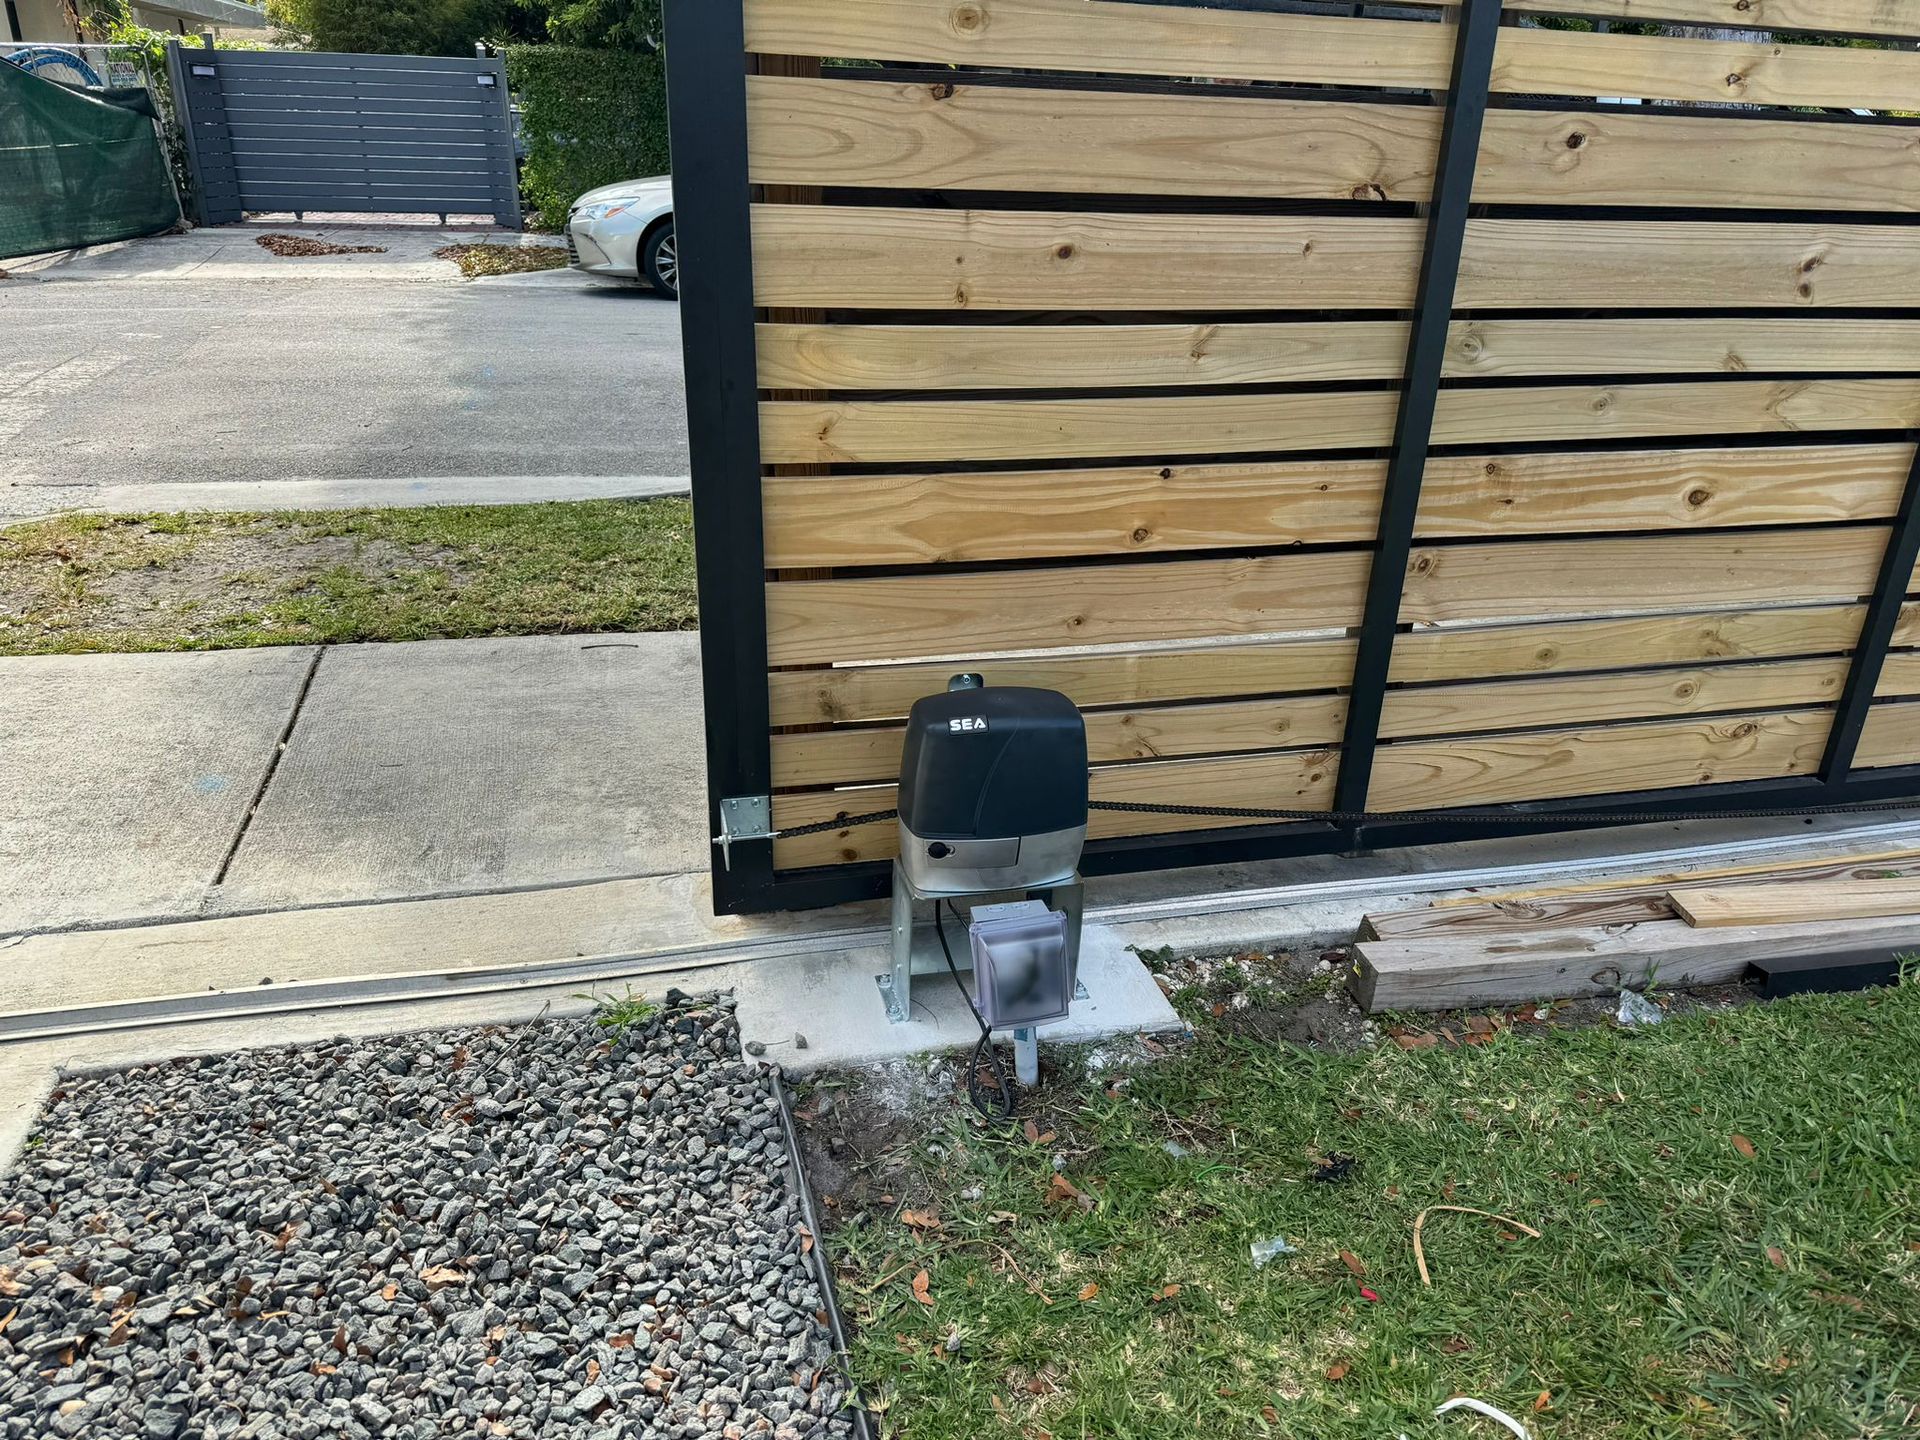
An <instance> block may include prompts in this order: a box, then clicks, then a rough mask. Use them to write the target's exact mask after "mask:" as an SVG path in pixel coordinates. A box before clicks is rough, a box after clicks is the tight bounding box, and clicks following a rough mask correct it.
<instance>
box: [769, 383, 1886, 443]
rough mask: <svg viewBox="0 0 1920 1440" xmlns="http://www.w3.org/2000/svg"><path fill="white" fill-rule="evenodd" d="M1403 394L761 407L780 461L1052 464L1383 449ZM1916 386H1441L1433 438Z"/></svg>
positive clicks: (1792, 409)
mask: <svg viewBox="0 0 1920 1440" xmlns="http://www.w3.org/2000/svg"><path fill="white" fill-rule="evenodd" d="M1398 410H1399V394H1398V392H1397V391H1395V390H1390V389H1378V390H1336V391H1309V392H1286V393H1279V394H1268V393H1261V394H1247V393H1244V392H1236V391H1230V392H1227V393H1221V394H1204V395H1118V396H1100V397H1097V398H1088V399H1068V400H763V401H762V402H761V403H760V453H761V457H762V459H764V460H765V461H766V462H768V463H769V464H849V463H901V462H907V463H921V464H931V463H937V462H939V461H942V460H1048V459H1071V458H1081V457H1085V458H1099V457H1116V456H1129V455H1151V456H1156V457H1157V456H1160V455H1169V456H1178V455H1182V454H1209V455H1214V454H1233V453H1236V452H1243V451H1245V452H1251V451H1284V450H1306V449H1315V450H1343V449H1367V448H1372V447H1376V446H1380V445H1384V444H1386V443H1387V442H1388V441H1389V440H1390V439H1391V438H1392V433H1393V422H1394V417H1395V415H1396V414H1397V412H1398ZM1915 425H1920V385H1916V384H1915V383H1914V382H1913V381H1912V380H1909V379H1845V380H1843V379H1811V380H1715V381H1677V382H1672V383H1665V384H1660V383H1653V384H1614V385H1538V386H1531V385H1530V386H1499V387H1473V388H1467V389H1455V390H1443V391H1442V392H1441V393H1440V398H1439V404H1438V406H1437V409H1436V412H1435V415H1434V421H1433V430H1432V443H1433V444H1435V445H1493V444H1510V443H1519V442H1527V441H1588V440H1606V439H1615V438H1620V439H1629V438H1639V437H1646V436H1665V435H1695V434H1702V433H1705V434H1719V435H1736V434H1742V435H1744V434H1782V433H1790V434H1799V433H1806V432H1812V431H1820V430H1874V429H1877V430H1902V429H1907V428H1910V427H1912V426H1915Z"/></svg>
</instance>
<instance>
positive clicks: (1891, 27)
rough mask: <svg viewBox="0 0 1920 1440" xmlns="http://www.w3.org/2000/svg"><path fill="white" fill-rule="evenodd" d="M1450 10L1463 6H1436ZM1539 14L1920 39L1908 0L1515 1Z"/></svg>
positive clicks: (1919, 23)
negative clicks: (1449, 8) (1898, 36)
mask: <svg viewBox="0 0 1920 1440" xmlns="http://www.w3.org/2000/svg"><path fill="white" fill-rule="evenodd" d="M1433 3H1436V4H1442V5H1448V4H1455V3H1458V0H1433ZM1512 8H1513V9H1515V10H1526V11H1532V12H1534V13H1537V14H1559V15H1592V16H1597V17H1600V18H1603V19H1608V20H1673V21H1678V22H1679V23H1681V24H1686V25H1724V26H1731V27H1733V28H1736V29H1740V30H1815V31H1824V30H1837V31H1841V32H1844V33H1848V34H1854V35H1920V11H1915V10H1914V9H1913V7H1912V6H1911V5H1909V4H1907V3H1906V0H1514V4H1513V7H1512Z"/></svg>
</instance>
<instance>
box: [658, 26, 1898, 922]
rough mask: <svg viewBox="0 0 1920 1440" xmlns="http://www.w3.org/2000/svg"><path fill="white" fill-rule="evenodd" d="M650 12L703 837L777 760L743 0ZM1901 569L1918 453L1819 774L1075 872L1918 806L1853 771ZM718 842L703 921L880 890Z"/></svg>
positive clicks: (1464, 182) (1387, 610) (1388, 575)
mask: <svg viewBox="0 0 1920 1440" xmlns="http://www.w3.org/2000/svg"><path fill="white" fill-rule="evenodd" d="M665 8H666V28H667V40H668V43H667V72H668V92H667V106H668V119H669V122H670V125H671V129H672V148H673V173H674V191H675V197H674V198H675V215H674V224H675V226H676V228H677V230H678V232H679V235H680V247H681V254H683V255H685V256H689V257H692V258H691V259H690V260H689V262H688V263H687V264H685V265H683V266H682V267H681V276H680V310H681V332H682V336H683V347H684V351H685V364H686V390H687V428H688V439H689V445H690V451H691V461H692V474H693V509H694V546H695V552H696V560H697V564H698V570H699V593H700V648H701V658H702V678H701V685H702V691H703V699H704V701H705V708H706V738H707V806H708V815H709V819H710V821H711V823H712V826H713V833H715V834H718V833H719V831H720V828H721V821H720V800H721V798H722V797H734V796H761V795H767V794H770V793H771V790H772V773H773V763H772V753H771V752H772V745H771V730H772V717H771V711H770V707H769V701H768V694H767V624H766V568H765V565H764V563H763V558H762V557H763V556H764V554H765V551H764V548H763V533H762V527H761V510H760V503H761V483H762V481H761V466H760V443H759V433H760V431H759V424H760V421H759V394H758V382H759V376H758V370H757V367H756V360H755V353H754V320H755V314H754V305H753V241H752V232H751V222H752V214H751V201H752V187H751V186H750V185H749V184H748V181H747V124H746V112H747V105H746V63H745V53H746V37H745V25H744V19H743V10H742V5H741V3H740V0H666V7H665ZM1500 23H1501V0H1463V3H1462V4H1461V6H1460V10H1459V19H1458V22H1457V27H1456V36H1455V42H1454V54H1453V71H1452V83H1451V86H1450V88H1449V90H1448V95H1447V101H1446V115H1445V118H1444V121H1443V126H1442V131H1441V140H1440V154H1439V164H1438V167H1437V169H1436V172H1435V175H1434V186H1433V196H1432V199H1431V201H1430V202H1429V205H1428V209H1427V237H1426V248H1425V253H1424V255H1423V257H1422V260H1421V266H1420V274H1419V284H1418V287H1417V289H1416V292H1415V299H1414V317H1413V325H1412V330H1411V333H1410V335H1409V337H1408V343H1407V361H1406V370H1405V376H1404V386H1403V395H1402V400H1401V404H1400V411H1399V415H1398V418H1397V420H1396V422H1395V429H1394V438H1393V448H1392V450H1391V452H1390V458H1389V461H1388V470H1387V484H1386V491H1385V496H1384V498H1383V501H1382V505H1381V513H1380V524H1379V530H1378V533H1377V535H1376V537H1375V542H1374V548H1373V564H1372V570H1371V574H1370V575H1369V578H1368V584H1367V593H1366V601H1365V607H1364V610H1363V618H1362V622H1361V627H1360V635H1359V644H1358V652H1357V655H1356V659H1355V664H1354V673H1353V680H1352V684H1351V688H1350V693H1349V701H1348V718H1347V725H1346V732H1345V736H1344V740H1343V744H1342V748H1341V751H1340V768H1339V774H1338V778H1337V780H1336V785H1335V799H1334V807H1333V808H1334V809H1335V810H1340V811H1360V810H1364V809H1365V808H1366V800H1367V793H1368V790H1369V788H1370V784H1371V780H1372V773H1373V760H1374V753H1375V749H1376V745H1377V732H1378V726H1379V721H1380V714H1381V709H1382V706H1383V703H1384V700H1385V696H1386V689H1387V675H1388V670H1389V667H1390V666H1391V664H1392V661H1393V645H1394V639H1395V637H1396V635H1397V634H1398V631H1399V612H1400V602H1401V591H1402V586H1403V584H1404V581H1405V574H1406V566H1407V562H1408V559H1409V557H1410V554H1411V551H1412V546H1413V534H1414V524H1415V519H1416V515H1417V512H1418V509H1419V503H1420V485H1421V479H1422V477H1423V474H1424V472H1425V469H1426V462H1427V450H1428V444H1429V439H1430V436H1431V433H1432V426H1433V416H1434V407H1435V404H1436V401H1437V398H1438V394H1439V389H1440V377H1441V367H1442V363H1443V361H1444V359H1445V355H1446V342H1447V332H1448V326H1449V324H1450V322H1451V320H1452V317H1453V299H1454V286H1455V281H1456V279H1457V276H1458V272H1459V265H1460V257H1461V249H1462V245H1463V243H1464V239H1465V234H1466V224H1467V217H1468V211H1469V208H1470V205H1471V200H1472V194H1473V176H1474V166H1475V162H1476V159H1477V157H1478V152H1479V148H1480V130H1481V123H1482V120H1483V119H1484V117H1485V115H1486V111H1487V104H1488V96H1489V90H1490V85H1489V81H1490V78H1491V75H1492V69H1493V54H1494V46H1495V42H1496V40H1497V38H1498V32H1499V27H1500ZM1916 563H1920V451H1916V454H1915V458H1914V463H1913V465H1912V467H1911V469H1910V470H1909V472H1908V476H1907V484H1906V490H1905V493H1904V495H1903V498H1902V501H1901V505H1900V509H1899V512H1898V514H1897V515H1896V516H1895V519H1894V522H1893V527H1892V533H1891V535H1890V537H1889V541H1888V545H1887V550H1886V554H1885V556H1884V557H1883V559H1882V561H1881V566H1880V572H1879V577H1878V580H1877V582H1876V584H1875V588H1874V592H1873V595H1872V597H1871V599H1870V600H1869V602H1868V605H1867V612H1866V617H1865V621H1864V625H1863V628H1862V631H1861V635H1860V640H1859V643H1858V645H1857V646H1856V648H1855V651H1854V656H1853V663H1852V667H1851V670H1850V672H1849V675H1848V678H1847V684H1846V687H1845V689H1844V691H1843V692H1842V694H1841V698H1840V700H1839V702H1838V705H1837V707H1836V710H1835V714H1834V722H1833V726H1832V729H1831V731H1830V733H1829V737H1828V742H1827V749H1826V752H1825V754H1824V756H1823V757H1822V761H1821V765H1820V769H1819V771H1818V773H1817V774H1815V775H1805V776H1791V777H1786V778H1782V779H1775V780H1753V781H1738V782H1731V783H1723V784H1717V785H1699V786H1688V787H1685V788H1676V789H1662V790H1647V791H1635V792H1631V793H1615V794H1608V795H1605V796H1589V797H1579V798H1564V799H1555V800H1546V801H1537V802H1527V803H1516V804H1510V805H1503V806H1497V807H1486V806H1481V807H1475V808H1477V809H1479V810H1481V811H1483V812H1484V811H1485V810H1486V809H1489V808H1493V809H1498V810H1500V811H1503V812H1507V813H1510V814H1512V815H1513V816H1514V817H1515V818H1514V820H1513V822H1512V823H1511V824H1508V823H1502V822H1491V823H1490V822H1486V821H1474V822H1464V821H1457V820H1448V819H1446V818H1445V816H1444V813H1442V814H1440V815H1438V816H1436V817H1435V818H1434V819H1433V820H1430V821H1419V822H1390V823H1373V824H1334V823H1331V822H1315V821H1304V822H1289V823H1285V824H1279V825H1273V824H1267V825H1247V826H1242V827H1236V828H1233V829H1218V830H1209V831H1206V832H1198V833H1190V834H1187V835H1180V836H1173V837H1168V836H1165V835H1159V836H1155V835H1142V836H1127V837H1122V838H1116V839H1110V840H1100V841H1095V842H1093V843H1091V844H1089V846H1088V847H1087V852H1086V856H1085V861H1084V864H1083V869H1084V870H1085V872H1086V873H1087V874H1090V875H1100V874H1123V873H1128V872H1133V871H1140V870H1153V869H1174V868H1178V867H1182V866H1190V865H1219V864H1229V863H1233V862H1237V861H1247V860H1267V859H1283V858H1287V857H1291V856H1301V855H1319V854H1326V853H1330V852H1345V851H1355V850H1362V849H1389V848H1397V847H1403V846H1410V845H1427V844H1436V843H1441V842H1446V841H1457V840H1467V839H1489V838H1495V837H1502V836H1513V835H1533V834H1540V833H1543V832H1549V833H1550V832H1553V831H1562V830H1574V829H1590V828H1599V827H1601V826H1604V825H1607V824H1610V823H1614V822H1604V821H1583V820H1581V818H1580V812H1581V811H1583V810H1592V809H1594V808H1595V807H1596V806H1599V805H1604V807H1605V808H1606V809H1607V810H1609V811H1613V812H1618V811H1622V810H1630V811H1633V812H1634V813H1636V814H1641V813H1644V814H1645V815H1646V816H1647V817H1648V819H1649V820H1656V819H1660V818H1663V817H1669V816H1683V815H1684V816H1689V817H1691V816H1712V815H1715V814H1723V813H1727V812H1734V811H1742V810H1748V809H1773V808H1782V809H1795V808H1801V807H1814V806H1822V805H1826V806H1833V805H1850V804H1872V803H1884V802H1887V801H1894V800H1900V799H1903V798H1907V797H1913V798H1914V799H1915V800H1916V801H1917V802H1920V765H1907V766H1897V767H1888V768H1884V769H1876V770H1873V771H1871V772H1868V773H1864V774H1855V773H1854V772H1853V762H1854V756H1855V754H1856V753H1857V751H1858V749H1859V744H1860V735H1861V731H1862V729H1863V727H1864V726H1865V724H1866V720H1867V716H1868V712H1869V711H1870V709H1871V708H1872V705H1873V700H1874V691H1875V689H1876V688H1877V687H1878V685H1879V681H1880V673H1881V670H1882V668H1883V667H1884V665H1885V662H1886V657H1887V651H1888V648H1889V645H1890V643H1891V641H1892V638H1893V632H1894V627H1895V625H1896V624H1897V623H1898V620H1899V617H1900V610H1901V606H1902V604H1903V603H1904V601H1905V598H1906V589H1907V581H1908V577H1910V576H1911V575H1912V573H1913V570H1914V566H1915V564H1916ZM1523 817H1530V818H1523ZM731 849H732V854H731V864H730V866H729V865H723V864H722V863H721V858H720V854H719V851H718V849H717V848H716V850H715V852H714V863H713V896H714V908H715V910H716V912H718V913H721V914H751V913H756V912H762V911H768V910H790V909H806V908H810V907H813V906H820V905H832V904H839V903H842V902H845V901H850V900H863V899H870V898H874V897H877V896H880V895H883V894H885V893H886V892H887V887H888V877H889V873H890V867H889V865H888V863H887V862H885V861H873V862H865V863H860V864H852V865H844V866H831V867H820V868H816V869H809V870H792V871H780V872H776V871H775V870H774V868H773V842H772V841H771V840H764V839H763V840H736V841H734V842H733V845H732V847H731Z"/></svg>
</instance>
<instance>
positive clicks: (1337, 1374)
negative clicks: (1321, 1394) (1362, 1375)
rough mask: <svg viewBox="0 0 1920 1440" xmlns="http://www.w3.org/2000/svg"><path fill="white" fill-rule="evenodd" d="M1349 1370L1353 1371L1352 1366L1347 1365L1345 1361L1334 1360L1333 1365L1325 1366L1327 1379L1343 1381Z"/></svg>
mask: <svg viewBox="0 0 1920 1440" xmlns="http://www.w3.org/2000/svg"><path fill="white" fill-rule="evenodd" d="M1351 1369H1353V1366H1351V1365H1349V1364H1348V1363H1347V1362H1346V1361H1344V1360H1336V1361H1334V1362H1333V1364H1331V1365H1329V1366H1327V1379H1329V1380H1344V1379H1345V1378H1346V1375H1347V1372H1348V1371H1349V1370H1351Z"/></svg>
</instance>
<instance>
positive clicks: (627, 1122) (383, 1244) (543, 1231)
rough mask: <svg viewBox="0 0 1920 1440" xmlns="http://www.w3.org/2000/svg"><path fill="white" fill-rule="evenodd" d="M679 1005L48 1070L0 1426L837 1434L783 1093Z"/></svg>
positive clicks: (25, 1430)
mask: <svg viewBox="0 0 1920 1440" xmlns="http://www.w3.org/2000/svg"><path fill="white" fill-rule="evenodd" d="M670 998H671V999H673V1000H675V1001H676V1002H677V1003H676V1004H674V1005H672V1006H670V1007H669V1008H668V1009H667V1010H666V1011H664V1012H662V1013H661V1014H659V1015H657V1016H655V1017H654V1018H652V1019H651V1020H648V1021H645V1022H643V1023H640V1024H636V1025H634V1026H632V1027H630V1028H628V1029H627V1030H625V1031H624V1032H609V1031H603V1030H601V1029H599V1028H597V1027H596V1026H595V1025H594V1024H592V1023H591V1022H588V1021H565V1022H547V1023H540V1024H535V1025H528V1026H519V1027H511V1028H498V1027H496V1028H487V1029H470V1030H459V1031H440V1032H434V1033H431V1034H419V1035H411V1036H402V1037H395V1038H385V1039H380V1040H376V1041H345V1040H341V1041H336V1042H332V1043H328V1044H324V1045H319V1046H312V1047H306V1048H301V1049H293V1050H269V1051H248V1052H244V1053H241V1054H237V1055H230V1056H221V1057H218V1058H214V1059H205V1060H184V1061H178V1062H174V1063H170V1064H165V1065H155V1066H147V1067H142V1068H138V1069H133V1070H126V1071H121V1072H116V1073H114V1074H109V1075H100V1076H93V1077H87V1078H76V1079H69V1080H66V1081H64V1082H63V1083H62V1084H61V1085H60V1087H59V1088H58V1089H57V1090H56V1091H55V1093H54V1096H53V1098H52V1100H51V1101H50V1103H49V1106H48V1109H47V1111H46V1113H45V1114H44V1115H43V1116H42V1117H41V1120H40V1123H39V1125H38V1128H37V1132H36V1136H35V1139H34V1140H32V1141H29V1147H30V1148H29V1149H28V1150H27V1151H26V1152H25V1154H24V1155H23V1156H22V1158H21V1161H20V1163H19V1165H18V1166H17V1167H16V1169H15V1171H14V1172H13V1173H12V1174H11V1175H10V1176H8V1177H7V1178H5V1179H0V1436H5V1437H7V1440H19V1437H26V1436H33V1437H40V1436H85V1437H88V1440H93V1437H102V1440H106V1437H118V1436H134V1437H141V1440H179V1437H191V1440H233V1437H242V1440H309V1437H321V1436H326V1437H335V1436H344V1437H354V1440H359V1437H380V1440H388V1437H391V1440H428V1437H442V1436H479V1437H491V1436H510V1437H521V1440H534V1437H538V1440H655V1437H659V1440H673V1437H695V1436H725V1437H740V1436H756V1435H758V1436H774V1437H778V1440H798V1437H811V1436H845V1435H851V1434H852V1433H853V1429H852V1425H851V1423H850V1420H849V1417H848V1416H847V1415H845V1414H842V1413H839V1412H840V1410H841V1406H842V1404H843V1403H844V1402H845V1401H846V1399H847V1395H848V1387H847V1385H846V1382H845V1381H844V1379H843V1378H842V1377H841V1374H840V1372H839V1371H838V1369H837V1368H836V1367H835V1365H834V1363H833V1356H832V1342H831V1339H830V1336H829V1333H828V1331H827V1329H826V1327H825V1324H824V1321H825V1312H824V1311H823V1309H822V1305H823V1300H822V1297H821V1294H820V1289H819V1286H818V1284H817V1282H816V1280H815V1278H814V1274H813V1271H812V1268H811V1266H812V1260H811V1257H810V1256H809V1255H808V1254H807V1251H808V1250H809V1249H810V1248H811V1245H812V1240H811V1238H810V1237H809V1236H807V1234H806V1233H805V1227H804V1225H803V1223H802V1221H801V1212H800V1206H799V1200H798V1197H797V1196H796V1195H795V1194H794V1193H793V1188H792V1180H791V1176H790V1171H789V1167H788V1164H787V1157H786V1148H785V1144H784V1142H783V1139H782V1135H781V1130H780V1120H779V1110H778V1107H777V1104H776V1102H775V1101H774V1099H773V1097H772V1096H771V1095H770V1093H769V1092H768V1088H767V1085H766V1082H765V1080H764V1079H763V1078H762V1076H761V1074H760V1071H759V1067H757V1066H752V1065H750V1064H748V1063H747V1062H745V1061H744V1060H743V1059H742V1058H741V1056H740V1051H739V1037H738V1031H737V1027H736V1025H735V1021H734V1015H733V1001H732V1000H731V998H729V997H724V996H710V997H703V998H701V999H688V998H687V997H683V996H674V997H670ZM610 1036H611V1037H612V1038H610Z"/></svg>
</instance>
